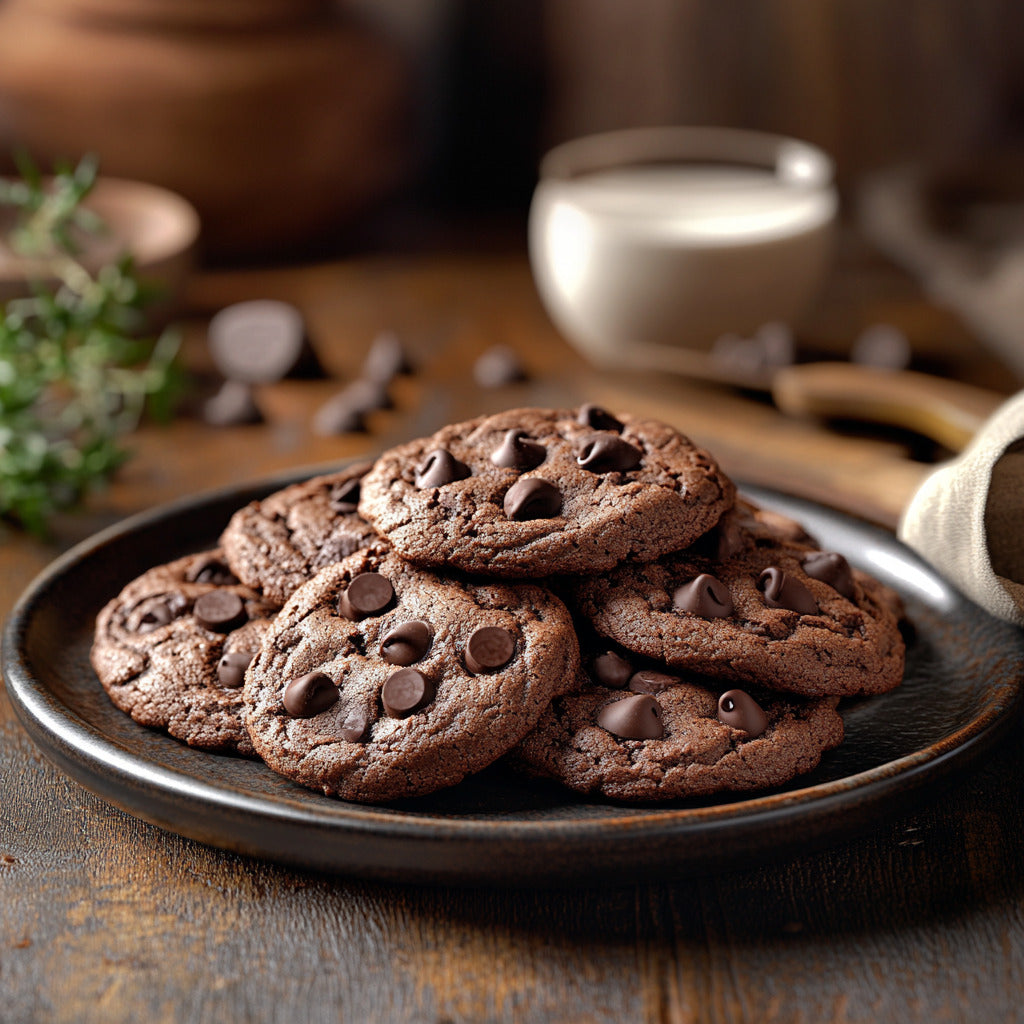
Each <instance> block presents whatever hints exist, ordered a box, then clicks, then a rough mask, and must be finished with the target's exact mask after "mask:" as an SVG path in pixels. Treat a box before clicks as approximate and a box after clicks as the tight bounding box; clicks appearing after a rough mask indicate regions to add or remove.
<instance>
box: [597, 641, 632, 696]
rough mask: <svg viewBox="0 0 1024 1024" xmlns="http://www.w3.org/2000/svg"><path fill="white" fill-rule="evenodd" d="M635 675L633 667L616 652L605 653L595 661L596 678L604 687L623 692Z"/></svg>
mask: <svg viewBox="0 0 1024 1024" xmlns="http://www.w3.org/2000/svg"><path fill="white" fill-rule="evenodd" d="M632 674H633V666H632V665H630V663H629V662H628V661H626V659H625V658H622V657H620V656H619V655H618V654H616V653H615V652H614V651H605V653H604V654H599V655H598V656H597V657H596V658H595V659H594V678H595V679H596V680H597V681H598V682H599V683H600V684H601V685H602V686H610V687H611V688H612V689H614V690H621V689H622V688H623V687H624V686H625V685H626V683H628V682H629V677H630V676H631V675H632Z"/></svg>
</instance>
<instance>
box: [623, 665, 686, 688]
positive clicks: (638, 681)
mask: <svg viewBox="0 0 1024 1024" xmlns="http://www.w3.org/2000/svg"><path fill="white" fill-rule="evenodd" d="M679 682H680V679H679V676H670V675H667V674H666V673H665V672H655V671H654V670H653V669H649V668H643V669H641V670H640V671H639V672H634V673H633V675H632V676H631V677H630V680H629V688H630V689H631V690H632V691H633V692H634V693H661V691H662V690H667V689H668V688H669V687H671V686H677V685H678V684H679Z"/></svg>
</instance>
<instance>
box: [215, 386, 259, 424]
mask: <svg viewBox="0 0 1024 1024" xmlns="http://www.w3.org/2000/svg"><path fill="white" fill-rule="evenodd" d="M203 419H204V420H205V421H206V422H207V423H209V424H210V426H211V427H241V426H245V425H246V424H250V423H262V422H263V419H264V416H263V413H262V411H261V410H260V407H259V405H258V404H257V402H256V396H255V395H254V394H253V390H252V386H251V385H249V384H247V383H246V382H245V381H241V380H226V381H224V383H223V384H221V386H220V390H219V391H218V392H217V394H215V395H214V396H213V398H211V399H210V400H209V401H208V402H206V404H205V405H204V406H203Z"/></svg>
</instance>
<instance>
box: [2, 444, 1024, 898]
mask: <svg viewBox="0 0 1024 1024" xmlns="http://www.w3.org/2000/svg"><path fill="white" fill-rule="evenodd" d="M355 461H361V460H356V459H352V460H343V461H336V462H331V463H321V464H317V465H313V466H302V467H298V468H293V469H291V470H288V471H286V472H282V473H278V474H273V475H268V476H265V477H261V478H259V479H257V480H252V481H243V482H236V483H233V484H229V485H225V486H223V487H217V488H213V489H207V490H203V491H200V492H197V493H195V494H192V495H188V496H184V497H181V498H178V499H175V500H173V501H170V502H165V503H161V504H159V505H156V506H154V507H152V508H150V509H146V510H143V511H141V512H138V513H135V514H134V515H131V516H129V517H126V518H125V519H122V520H120V521H118V522H117V523H114V524H112V525H111V526H108V527H106V528H105V529H103V530H100V531H99V532H97V533H95V534H93V535H92V536H90V537H87V538H85V539H84V540H83V541H80V542H79V543H77V544H75V545H74V546H73V547H71V548H70V549H68V550H67V551H66V552H64V553H63V554H61V555H59V556H58V557H57V558H55V559H54V560H53V561H52V562H51V563H50V564H49V565H48V566H46V567H45V568H44V569H43V570H42V571H41V572H40V573H39V574H37V576H36V577H35V578H34V579H33V580H32V581H31V582H30V583H29V585H28V586H27V587H26V588H25V590H24V591H23V592H22V594H21V595H20V596H19V598H18V600H17V602H16V603H15V605H14V607H13V609H12V610H11V613H10V615H9V616H8V619H7V621H6V622H5V624H4V627H3V637H2V669H3V676H4V681H5V684H6V686H7V691H8V694H9V696H10V699H11V702H12V704H13V706H14V708H15V711H16V713H17V716H18V719H19V720H20V722H21V724H22V725H23V726H24V727H25V729H26V731H27V732H28V734H29V736H30V737H31V738H32V740H33V742H34V743H35V744H36V745H37V746H38V747H39V748H40V749H42V751H43V752H44V753H45V754H47V755H48V756H49V757H50V759H51V760H53V761H55V762H56V763H57V766H58V767H59V768H60V770H62V771H63V772H64V773H65V774H67V775H69V776H70V777H71V778H73V779H75V781H76V782H78V783H79V784H81V785H83V786H84V787H85V788H86V789H88V790H89V791H91V792H93V793H94V794H96V795H97V796H99V797H100V798H101V799H103V800H105V801H107V802H108V803H112V804H114V805H115V806H119V807H121V808H122V809H123V810H125V811H126V812H128V813H129V814H131V815H133V816H135V817H138V818H141V819H142V820H146V821H150V822H151V823H152V824H156V825H158V826H159V827H162V828H165V829H167V830H169V831H172V832H175V833H178V834H180V835H185V836H189V837H190V838H193V839H198V840H199V841H201V842H205V843H208V844H210V845H215V846H220V847H224V848H227V849H234V850H237V851H238V852H242V853H247V854H249V855H253V856H263V857H270V858H271V859H274V860H278V861H291V862H292V863H298V864H300V865H301V864H304V865H305V866H314V867H319V868H321V869H323V868H327V869H329V870H330V869H334V870H337V869H338V868H339V867H341V868H344V869H345V870H349V871H352V872H353V873H356V874H361V875H366V876H373V875H374V874H375V872H373V871H372V870H366V869H363V870H360V869H359V867H358V866H356V867H353V865H352V864H341V863H340V861H339V862H338V863H337V864H335V863H333V862H334V861H338V860H339V859H338V858H337V857H334V858H329V860H330V861H331V863H328V864H313V863H311V862H310V860H309V859H306V858H295V857H289V856H287V855H286V854H282V853H281V852H280V851H276V850H275V851H273V852H271V849H270V847H272V846H273V844H269V845H268V847H267V848H264V849H260V848H259V843H258V842H257V844H256V848H253V849H247V848H244V847H240V846H239V845H238V843H237V835H236V836H235V837H234V840H235V841H232V837H228V838H227V839H224V838H223V837H221V838H220V839H218V838H217V837H210V836H209V835H205V834H198V833H196V832H190V831H189V830H188V829H183V828H181V827H179V826H178V825H175V824H173V823H172V824H169V823H167V822H166V821H165V820H157V818H155V817H154V816H153V815H147V813H146V808H145V807H139V806H138V799H136V800H135V801H134V802H133V801H132V800H131V799H127V800H126V799H118V795H119V794H118V793H116V792H112V790H115V789H116V788H117V786H116V784H115V783H119V784H120V786H121V787H122V789H124V788H127V789H128V790H129V792H130V794H137V795H139V796H141V794H143V793H145V792H146V791H147V788H148V787H151V788H152V789H155V790H157V791H158V792H159V793H160V794H161V795H162V796H163V797H164V798H165V801H166V802H169V803H171V804H174V803H175V802H176V801H185V802H186V803H190V802H193V801H196V800H199V801H202V802H203V803H204V805H205V806H206V807H207V808H213V809H215V810H222V811H224V812H225V813H229V814H231V815H247V816H249V817H250V818H251V819H252V821H253V822H258V821H264V822H267V823H269V824H271V825H272V826H275V827H282V826H283V827H289V826H299V827H301V828H314V829H324V828H326V829H336V830H338V831H344V832H345V833H354V834H355V835H357V836H358V835H360V834H363V835H365V834H371V833H372V834H373V836H374V837H376V838H379V839H382V840H383V841H385V842H387V841H409V840H411V841H420V842H422V841H424V840H425V841H427V842H428V843H440V844H446V843H448V844H450V843H460V844H469V845H470V846H471V847H472V846H474V845H475V844H479V843H491V842H493V841H494V840H496V839H497V840H507V841H510V842H515V843H523V842H528V843H531V844H532V843H537V844H542V845H543V844H544V843H546V844H548V845H550V844H551V843H557V842H565V841H572V840H579V841H581V842H582V841H592V840H593V839H594V838H595V837H597V838H600V839H601V840H602V841H603V842H604V843H605V845H607V844H608V843H609V840H610V835H609V833H610V832H611V833H614V836H615V841H614V842H612V843H611V846H612V847H613V848H617V847H618V846H619V845H621V844H622V843H623V842H629V843H635V842H636V841H637V840H638V839H644V838H650V839H664V838H674V839H678V838H679V837H680V836H681V835H684V834H688V835H694V836H699V838H700V839H701V841H703V842H707V841H708V840H710V839H712V838H713V837H714V836H715V835H716V834H718V833H720V832H722V831H723V830H728V831H735V832H738V833H740V835H741V836H746V837H748V838H749V837H750V835H751V834H752V833H754V834H756V832H757V831H758V828H759V827H760V826H761V825H762V824H764V823H767V822H771V824H772V825H773V826H774V827H776V828H778V827H780V826H782V827H784V826H786V825H788V824H792V823H794V822H795V821H801V822H804V821H806V819H808V818H810V819H811V820H812V821H813V820H814V819H822V820H827V819H828V818H829V817H830V816H835V815H839V816H842V815H843V814H844V813H846V812H853V811H858V810H859V812H860V813H859V814H856V813H855V814H852V815H851V821H850V822H849V824H850V825H851V828H849V829H846V828H843V827H842V824H841V823H837V824H835V825H834V826H833V827H831V828H829V829H827V830H826V832H827V834H828V836H839V837H841V836H842V835H843V834H846V833H848V832H850V831H853V830H854V829H855V828H856V824H857V822H856V820H854V819H862V818H863V817H864V816H865V815H864V812H865V811H870V810H872V809H875V808H877V807H878V806H880V805H882V804H885V803H886V798H887V797H888V796H889V795H890V794H891V793H893V792H897V791H898V792H901V793H902V794H903V795H904V796H909V795H910V794H911V793H916V792H917V791H918V790H919V789H920V788H921V787H922V786H924V785H926V784H927V783H929V782H932V781H934V782H939V781H941V779H942V778H944V777H946V776H948V775H949V774H950V773H951V771H952V770H953V768H955V767H958V766H960V765H962V764H965V763H969V762H970V761H973V760H974V759H975V758H976V757H977V756H978V755H980V754H981V753H982V752H983V751H984V750H985V749H987V748H988V747H990V746H991V745H992V744H994V743H995V742H996V741H997V740H998V739H999V738H1000V737H1001V736H1002V734H1003V733H1004V732H1005V731H1006V730H1007V729H1009V728H1010V726H1011V725H1012V723H1013V721H1014V720H1015V718H1016V715H1017V713H1019V711H1020V709H1021V706H1022V704H1024V691H1022V686H1021V684H1020V682H1019V681H1017V680H1016V677H1015V680H1008V681H1005V682H1004V683H1003V684H1002V685H1001V687H1000V692H1001V694H1002V695H1001V697H1000V698H992V699H990V700H989V701H988V702H987V703H986V706H985V708H984V709H983V711H982V713H981V714H979V715H977V716H975V717H974V718H972V719H971V720H970V721H969V722H967V723H965V724H963V725H961V726H960V728H958V729H956V730H955V731H954V732H952V733H950V734H948V735H946V736H945V737H943V738H942V739H940V740H938V741H937V742H935V743H932V744H930V745H928V746H927V747H924V748H921V749H918V750H915V751H913V752H910V753H907V754H903V755H901V756H900V757H898V758H895V759H893V760H890V761H887V762H885V763H883V764H880V765H875V766H873V767H871V768H868V769H865V770H863V771H860V772H857V773H854V774H852V775H847V776H843V777H841V778H839V779H833V780H830V781H827V782H822V783H817V784H814V785H810V786H801V787H799V788H797V789H790V790H786V791H784V792H769V793H767V794H756V793H755V794H752V795H751V796H749V797H741V798H739V799H735V800H731V801H729V802H728V803H722V804H708V805H702V806H698V807H675V806H673V807H658V806H657V805H644V807H643V809H642V812H641V813H637V811H636V809H632V810H631V812H630V813H622V812H623V811H624V810H625V808H620V807H619V806H618V805H616V804H615V803H613V802H608V803H607V804H605V805H604V806H605V807H606V808H607V813H603V814H599V815H594V816H592V817H586V818H574V819H566V820H551V819H541V820H528V819H523V818H519V819H516V818H514V817H512V818H509V817H505V816H501V817H498V818H495V819H486V818H481V817H473V818H456V817H449V816H445V815H442V814H432V813H429V812H426V813H425V812H416V813H408V812H404V811H401V810H399V811H394V810H392V811H382V810H378V809H376V808H374V807H373V806H372V805H360V804H355V803H347V802H344V801H339V800H330V799H329V798H326V797H325V798H323V800H324V804H323V807H320V806H317V807H310V806H308V805H305V804H300V803H298V802H297V801H295V802H292V801H290V800H288V799H286V798H284V797H274V798H273V799H268V798H267V797H265V796H262V795H258V794H252V793H242V792H239V791H237V790H234V789H230V788H226V787H217V786H214V785H211V784H209V783H207V782H205V781H203V780H201V779H197V778H196V777H194V776H191V775H189V774H187V773H185V772H180V771H178V770H176V769H175V768H171V767H168V766H166V765H162V764H158V763H155V762H153V761H151V760H149V759H148V758H146V757H145V756H144V755H143V754H139V753H136V752H132V751H130V750H125V749H122V747H121V746H120V745H119V744H118V743H116V742H114V741H113V740H112V739H111V738H109V737H108V736H107V735H106V734H104V733H103V732H102V731H101V730H100V729H98V728H96V727H95V726H93V725H91V724H90V723H88V722H86V721H85V720H83V719H82V718H81V717H80V716H79V715H78V714H77V713H76V712H75V711H74V709H73V708H71V707H70V706H69V705H66V704H64V703H63V702H62V701H61V700H60V699H59V698H58V697H57V696H56V695H55V694H54V693H53V692H52V691H51V690H50V689H49V688H48V687H46V685H45V684H44V683H43V682H42V681H41V680H37V679H35V678H34V677H33V676H32V674H31V672H30V670H29V667H28V666H27V665H26V664H24V663H23V660H22V658H21V657H20V656H21V654H22V646H23V642H24V640H25V639H26V637H27V634H28V630H29V627H30V625H31V621H32V616H33V614H34V612H35V611H36V610H37V609H38V608H39V606H40V604H41V603H42V602H43V601H44V599H45V596H46V592H47V591H48V590H49V589H50V588H51V587H52V586H53V585H55V584H56V583H57V582H58V581H59V580H60V578H61V577H62V576H63V575H64V573H65V572H66V571H68V570H69V569H70V568H71V567H72V566H75V565H77V564H78V563H80V562H81V561H83V560H84V559H87V558H90V557H95V556H97V555H98V553H99V552H100V551H101V550H102V549H103V548H104V547H106V546H107V545H109V544H111V543H114V542H116V541H117V540H119V539H121V538H124V537H125V536H127V535H129V534H132V533H134V532H136V531H138V530H140V529H143V528H147V527H150V526H152V525H154V524H156V523H159V522H162V521H165V520H167V519H169V518H172V517H174V516H177V515H181V514H184V513H190V512H196V511H198V510H200V509H202V508H204V507H208V506H212V505H217V504H223V503H225V502H228V501H232V502H235V503H236V506H237V507H241V505H242V504H244V503H245V502H247V501H249V500H252V499H253V498H257V497H259V496H260V495H261V494H263V495H265V494H270V493H272V491H274V490H277V489H279V488H280V487H283V486H287V485H288V484H289V483H293V482H297V481H299V480H303V479H307V478H308V477H310V476H314V475H318V474H320V473H324V472H333V471H337V470H338V469H340V468H343V467H344V466H345V465H347V464H351V463H352V462H355ZM740 489H741V491H743V492H745V493H747V494H750V495H751V496H753V497H755V500H767V501H768V502H769V503H771V502H772V501H775V502H776V503H782V504H785V505H788V506H793V507H798V508H799V507H804V508H807V509H810V510H818V511H819V513H820V512H821V511H824V512H826V513H827V514H828V515H829V516H830V517H836V518H838V519H839V520H841V521H844V522H845V523H846V524H847V526H851V527H853V528H855V529H856V530H857V531H869V532H875V533H877V534H878V535H880V536H882V537H884V538H886V543H887V544H890V545H892V544H895V545H897V546H898V547H899V548H900V549H901V552H904V553H905V555H906V557H907V558H909V559H911V560H912V561H914V562H916V563H917V564H918V565H919V566H920V567H921V568H923V569H924V570H925V571H926V572H927V574H928V575H929V576H931V577H932V578H933V579H934V580H935V581H937V582H939V583H940V584H941V585H942V587H943V588H944V589H946V590H947V591H949V592H950V593H952V594H953V595H955V597H956V599H957V600H958V601H963V602H966V603H967V604H970V602H969V601H968V599H967V598H966V597H963V595H961V594H960V593H959V592H958V591H956V590H955V588H953V587H952V586H951V584H949V583H948V581H946V580H944V579H943V578H942V577H941V576H940V575H939V574H938V573H937V572H936V570H935V569H933V568H932V567H931V566H929V565H927V563H925V562H923V560H921V559H920V558H919V557H918V556H917V555H915V554H914V553H913V552H912V551H910V549H909V548H906V547H905V546H904V545H902V544H900V542H899V541H898V540H897V539H896V538H895V537H894V536H893V535H892V534H891V533H889V532H887V531H885V530H882V529H881V528H880V527H877V526H874V525H873V524H870V523H866V522H863V521H860V520H858V519H856V517H853V516H851V515H849V514H848V513H845V512H842V511H839V510H835V509H831V508H828V507H827V506H824V505H821V504H818V503H815V502H811V501H807V500H805V499H801V498H797V497H794V496H792V495H788V494H784V493H783V492H779V491H774V490H771V489H769V488H764V487H754V486H750V485H740ZM975 607H976V606H975ZM979 611H981V610H980V609H979ZM982 614H987V613H984V612H982ZM62 711H63V713H62ZM139 728H143V727H141V726H140V727H139ZM197 753H200V752H198V751H197ZM140 769H141V770H140ZM105 774H108V775H109V774H113V775H114V776H115V782H111V783H108V784H107V785H101V784H99V783H98V782H97V778H96V777H97V776H100V777H102V776H104V775H105ZM581 799H583V798H581ZM588 802H589V801H588ZM597 803H601V802H600V801H597ZM200 832H201V830H200ZM250 845H252V844H251V843H250ZM740 845H742V844H740ZM342 859H344V858H342ZM355 859H356V860H358V858H355ZM698 860H699V858H698ZM685 862H686V858H685V857H684V858H683V863H685ZM688 866H689V867H690V868H691V869H692V868H693V867H694V866H697V865H695V864H693V863H691V864H689V865H688ZM364 868H365V866H364ZM480 873H481V875H482V877H484V879H485V880H489V881H496V880H498V878H501V880H503V881H507V880H508V878H507V877H506V873H503V872H498V873H497V874H494V877H493V878H491V877H490V875H491V874H493V872H489V871H488V870H487V869H486V867H482V868H481V871H480ZM552 873H555V874H557V871H555V866H554V865H552V872H545V871H543V870H541V871H540V872H537V871H534V872H532V873H531V872H527V874H528V875H532V876H534V877H535V878H537V877H547V876H548V875H550V874H552ZM598 874H600V872H598ZM414 875H415V876H416V877H415V880H417V881H445V882H453V881H461V880H463V879H461V878H456V877H453V876H446V875H445V873H444V872H443V871H442V872H439V871H438V870H437V869H436V868H428V869H425V870H424V871H421V872H418V873H417V872H414ZM577 880H578V881H584V879H583V878H580V879H577Z"/></svg>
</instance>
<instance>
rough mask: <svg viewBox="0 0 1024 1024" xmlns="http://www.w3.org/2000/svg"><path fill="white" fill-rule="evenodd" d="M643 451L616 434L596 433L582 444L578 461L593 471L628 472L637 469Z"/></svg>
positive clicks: (578, 453) (578, 452)
mask: <svg viewBox="0 0 1024 1024" xmlns="http://www.w3.org/2000/svg"><path fill="white" fill-rule="evenodd" d="M642 458H643V452H642V451H640V449H639V448H637V447H636V445H632V444H630V443H629V442H628V441H624V440H623V439H622V438H621V437H617V436H616V435H614V434H608V433H603V434H594V435H593V437H588V438H586V440H584V441H583V443H582V444H581V445H580V447H579V449H578V450H577V453H576V462H577V464H578V465H580V466H582V468H583V469H586V470H589V471H590V472H591V473H616V472H618V473H626V472H628V471H629V470H631V469H636V468H637V466H639V465H640V460H641V459H642Z"/></svg>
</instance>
